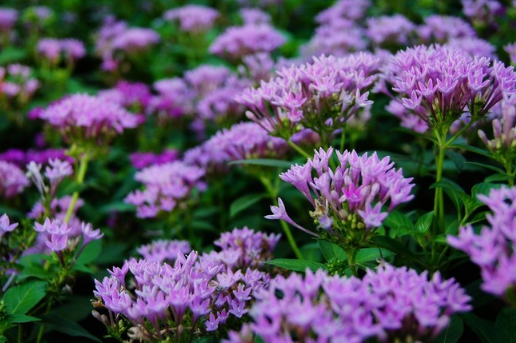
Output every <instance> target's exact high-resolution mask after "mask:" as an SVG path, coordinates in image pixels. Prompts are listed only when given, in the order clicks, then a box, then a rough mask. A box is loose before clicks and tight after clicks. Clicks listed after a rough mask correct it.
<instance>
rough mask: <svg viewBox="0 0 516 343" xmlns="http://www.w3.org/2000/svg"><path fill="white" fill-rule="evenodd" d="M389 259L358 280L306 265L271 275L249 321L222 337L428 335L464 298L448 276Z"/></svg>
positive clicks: (463, 304)
mask: <svg viewBox="0 0 516 343" xmlns="http://www.w3.org/2000/svg"><path fill="white" fill-rule="evenodd" d="M435 275H436V276H434V277H433V278H432V279H431V280H428V273H427V272H424V273H422V274H418V273H417V272H416V271H414V270H409V269H407V268H394V267H392V266H390V265H385V266H383V267H379V268H378V270H377V271H376V272H374V271H372V270H368V271H367V274H366V276H365V277H364V279H363V280H359V279H356V278H354V277H351V278H343V277H339V276H333V277H330V276H328V275H327V274H326V273H325V272H323V271H318V272H317V273H315V274H313V273H312V272H310V271H309V270H307V272H306V276H305V277H304V278H303V277H302V276H300V275H299V274H295V273H293V274H291V275H290V276H289V277H288V278H284V277H282V276H278V277H276V278H275V279H274V280H273V281H272V282H271V284H270V286H269V289H268V290H265V291H262V292H260V293H259V294H258V295H257V297H258V300H257V302H256V303H255V305H254V306H253V307H252V308H251V310H250V314H251V317H252V319H253V322H252V323H251V324H244V327H243V328H242V331H241V332H240V334H236V333H234V332H233V333H230V335H229V337H230V338H229V340H225V341H224V342H226V343H229V342H248V341H252V338H251V340H249V339H248V337H249V334H251V333H256V334H258V335H260V336H261V337H262V338H263V340H264V341H266V342H283V341H285V342H288V341H293V340H296V341H298V340H299V341H301V340H304V339H311V340H314V341H323V342H327V341H332V342H337V341H339V342H363V341H366V340H368V339H377V340H380V341H388V342H393V341H396V340H400V341H404V340H405V339H407V338H409V337H410V339H416V340H421V341H425V340H432V339H434V338H435V337H436V336H437V335H438V334H439V332H440V331H441V330H442V329H444V328H445V327H446V326H447V325H448V324H449V321H450V316H451V315H452V314H453V313H456V312H463V311H468V310H470V309H471V306H469V305H468V302H469V300H470V298H469V297H468V296H467V295H466V294H465V292H464V290H463V289H461V288H460V287H459V285H458V284H457V283H456V282H455V281H454V280H453V279H450V280H446V281H442V280H441V278H440V276H439V275H438V274H435Z"/></svg>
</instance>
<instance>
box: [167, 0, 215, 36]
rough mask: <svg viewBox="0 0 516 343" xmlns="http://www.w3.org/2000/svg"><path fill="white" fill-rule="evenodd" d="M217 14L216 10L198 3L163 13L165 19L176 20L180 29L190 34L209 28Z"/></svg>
mask: <svg viewBox="0 0 516 343" xmlns="http://www.w3.org/2000/svg"><path fill="white" fill-rule="evenodd" d="M218 16H219V13H218V11H216V10H214V9H212V8H209V7H204V6H199V5H186V6H183V7H179V8H175V9H171V10H168V11H166V12H165V14H163V18H164V19H165V20H168V21H171V22H175V21H177V22H178V23H179V27H180V29H181V31H183V32H188V33H192V34H199V33H203V32H206V31H209V30H211V28H212V27H213V25H214V23H215V20H216V19H217V17H218Z"/></svg>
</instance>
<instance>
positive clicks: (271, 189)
mask: <svg viewBox="0 0 516 343" xmlns="http://www.w3.org/2000/svg"><path fill="white" fill-rule="evenodd" d="M259 179H260V181H261V182H262V184H263V186H264V187H265V189H267V192H268V193H269V196H270V198H271V200H272V202H273V203H274V205H275V206H278V199H277V196H278V188H277V187H273V186H272V184H271V182H270V181H269V179H267V177H266V176H264V175H261V176H259ZM279 222H280V223H281V228H282V229H283V232H284V233H285V236H287V240H288V243H289V244H290V248H291V249H292V251H293V252H294V254H295V255H296V257H297V258H298V259H300V260H304V257H303V254H301V251H300V250H299V247H298V246H297V243H296V240H295V239H294V236H293V235H292V231H290V228H289V226H288V224H287V223H285V222H284V221H283V220H280V221H279Z"/></svg>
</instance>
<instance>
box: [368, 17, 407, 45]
mask: <svg viewBox="0 0 516 343" xmlns="http://www.w3.org/2000/svg"><path fill="white" fill-rule="evenodd" d="M415 29H416V25H415V24H414V23H412V22H411V21H410V20H408V19H407V18H406V17H404V16H403V15H401V14H397V15H394V16H382V17H377V18H370V19H367V29H366V35H367V37H368V38H369V39H370V40H371V41H372V42H373V43H374V44H375V45H377V46H379V45H384V44H393V43H394V44H398V45H407V44H408V43H409V37H410V36H411V35H412V33H413V32H414V30H415Z"/></svg>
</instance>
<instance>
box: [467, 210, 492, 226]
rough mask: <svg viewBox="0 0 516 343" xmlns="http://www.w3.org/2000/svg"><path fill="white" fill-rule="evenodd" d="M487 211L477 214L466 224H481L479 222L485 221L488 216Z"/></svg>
mask: <svg viewBox="0 0 516 343" xmlns="http://www.w3.org/2000/svg"><path fill="white" fill-rule="evenodd" d="M488 213H489V211H484V212H480V213H477V214H476V215H475V216H474V217H473V219H471V220H468V223H470V224H475V223H478V222H481V221H484V220H486V214H488Z"/></svg>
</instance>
